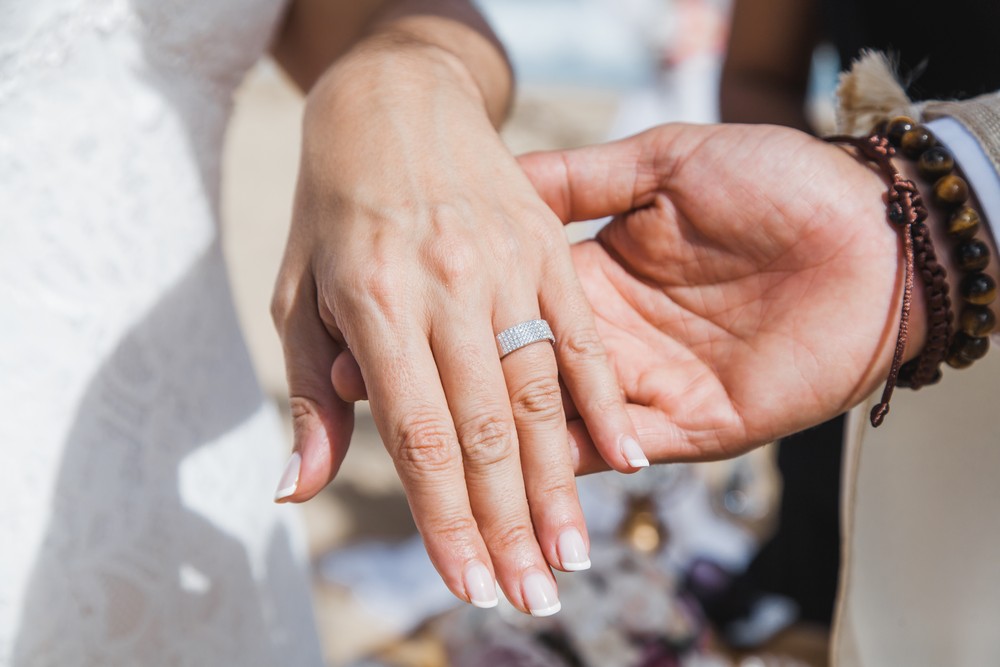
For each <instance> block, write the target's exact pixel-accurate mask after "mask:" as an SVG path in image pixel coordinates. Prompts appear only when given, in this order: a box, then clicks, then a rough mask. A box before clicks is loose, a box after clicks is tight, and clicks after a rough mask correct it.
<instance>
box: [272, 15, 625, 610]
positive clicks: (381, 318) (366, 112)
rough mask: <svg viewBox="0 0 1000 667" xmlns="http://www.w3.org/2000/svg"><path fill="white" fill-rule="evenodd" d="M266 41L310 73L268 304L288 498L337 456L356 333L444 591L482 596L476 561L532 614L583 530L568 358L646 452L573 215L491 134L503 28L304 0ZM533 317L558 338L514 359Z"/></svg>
mask: <svg viewBox="0 0 1000 667" xmlns="http://www.w3.org/2000/svg"><path fill="white" fill-rule="evenodd" d="M341 19H342V20H341ZM274 52H275V54H276V56H277V57H278V59H279V61H280V62H281V63H282V64H283V65H284V66H285V67H286V68H287V69H288V71H289V73H290V74H291V76H292V77H293V78H294V79H295V80H296V81H297V82H298V83H299V85H300V86H302V87H303V88H304V89H307V90H308V98H307V105H306V114H305V119H304V125H303V137H304V140H303V151H302V161H301V165H300V171H299V180H298V187H297V192H296V198H295V204H294V210H293V219H292V226H291V232H290V236H289V239H288V244H287V248H286V253H285V257H284V260H283V263H282V268H281V272H280V275H279V277H278V281H277V285H276V287H275V295H274V300H273V304H272V314H273V316H274V321H275V324H276V326H277V329H278V332H279V334H280V336H281V339H282V343H283V346H284V349H285V360H286V367H287V371H288V380H289V388H290V392H291V397H290V404H291V409H292V415H293V418H294V433H295V444H294V447H295V451H296V452H297V453H298V454H299V455H300V456H301V457H302V460H303V464H302V467H301V470H300V472H299V474H298V476H297V480H294V482H295V483H294V485H293V486H292V487H290V488H291V492H287V487H286V492H283V493H282V494H281V497H280V498H279V500H281V501H291V502H301V501H305V500H308V499H309V498H311V497H312V496H313V495H315V494H316V493H318V492H319V491H320V490H321V489H322V488H323V487H324V486H325V485H326V484H328V483H329V482H330V481H331V480H332V479H333V477H334V476H335V475H336V472H337V469H338V468H339V466H340V464H341V462H342V461H343V458H344V456H345V455H346V452H347V447H348V444H349V441H350V435H351V431H352V428H353V408H352V406H351V404H350V403H349V402H348V401H345V400H343V397H342V396H338V395H336V394H335V393H334V389H333V385H334V383H333V382H332V381H331V377H334V378H335V377H336V376H337V374H338V373H339V372H340V371H339V370H338V369H339V368H340V367H341V366H343V362H341V363H339V364H338V361H337V360H338V356H341V355H343V354H344V351H345V350H346V349H347V348H348V347H349V348H350V349H351V351H352V353H353V355H352V356H351V364H352V366H351V368H352V369H355V370H356V372H357V374H358V376H359V377H361V378H363V381H364V384H365V386H367V394H368V395H369V397H370V400H371V407H372V414H373V416H374V418H375V422H376V425H377V426H378V429H379V432H380V433H381V435H382V438H383V440H384V442H385V445H386V448H387V449H388V452H389V454H390V455H391V456H392V458H393V461H394V463H395V465H396V469H397V471H398V472H399V475H400V478H401V480H402V482H403V485H404V488H405V490H406V493H407V497H408V499H409V502H410V506H411V509H412V511H413V515H414V518H415V520H416V523H417V526H418V528H419V529H420V531H421V533H422V535H423V538H424V542H425V544H426V546H427V550H428V553H429V554H430V557H431V559H432V561H433V562H434V564H435V566H436V567H437V568H438V570H439V572H440V573H441V575H442V577H443V579H444V581H445V582H446V583H447V585H448V586H449V587H450V588H451V590H452V591H453V592H454V593H455V594H456V595H457V596H458V597H460V598H462V599H464V600H466V601H471V592H470V590H469V584H468V581H467V574H468V572H469V568H470V567H471V566H474V565H477V564H478V565H481V566H485V568H486V569H487V571H488V576H490V577H494V576H495V577H496V580H497V581H498V582H499V583H500V585H501V587H502V588H503V590H504V592H505V593H506V595H507V597H508V599H509V600H510V601H511V602H512V603H513V604H514V605H515V606H516V607H518V608H519V609H521V610H522V611H530V610H531V606H532V605H531V604H529V600H528V597H529V594H530V593H531V591H529V590H527V589H528V588H531V586H529V584H528V582H529V581H534V582H535V584H536V585H535V586H534V589H536V590H535V592H536V593H537V592H538V591H537V587H538V582H540V581H541V582H542V585H544V586H547V587H549V588H551V591H550V592H551V595H543V596H541V597H544V598H546V600H547V601H548V602H554V595H555V581H554V579H553V578H552V574H551V571H550V569H549V568H550V567H557V568H563V569H569V568H567V562H564V557H565V554H560V553H559V550H558V544H559V543H560V536H561V535H563V534H564V533H565V532H566V531H567V530H576V531H578V532H579V534H580V536H581V539H582V541H583V542H584V544H586V527H585V524H584V521H583V516H582V512H581V510H580V506H579V501H578V499H577V495H576V487H575V481H574V477H573V460H572V451H571V448H570V446H569V444H568V443H569V435H568V432H567V428H566V423H565V416H564V406H563V405H562V397H561V393H560V385H559V382H558V379H557V374H560V375H561V377H562V379H563V381H564V383H565V385H566V387H567V388H568V390H569V394H570V395H571V396H572V398H573V401H574V403H575V405H576V406H577V410H578V412H579V413H580V414H581V415H582V416H583V418H584V420H585V421H586V423H587V425H588V427H589V433H590V435H591V436H592V439H593V442H594V443H595V446H596V447H597V448H598V450H599V451H600V452H601V455H602V456H603V457H605V458H606V461H607V463H608V464H609V465H610V466H611V467H613V468H616V469H618V470H622V471H631V470H633V469H634V468H633V467H632V466H631V465H630V464H629V462H628V461H627V460H626V458H625V456H624V454H623V452H622V450H621V444H620V443H621V439H622V437H623V436H633V437H634V435H635V430H634V427H633V426H632V424H631V421H630V419H629V416H628V413H627V412H626V408H625V404H624V400H623V397H622V396H621V393H620V392H619V390H618V386H617V383H616V382H615V380H614V375H613V372H612V369H611V366H610V364H609V361H608V359H607V357H606V354H605V352H604V349H603V345H602V343H601V340H600V337H599V336H598V334H597V332H596V329H595V325H594V319H593V314H592V312H591V310H590V307H589V304H588V302H587V299H586V297H585V295H584V293H583V290H582V288H581V286H580V284H579V281H578V280H577V277H576V273H575V271H574V270H573V264H572V260H571V257H570V252H569V248H568V245H567V244H566V242H565V237H564V236H563V234H562V229H561V222H560V221H559V219H558V218H557V217H556V216H555V215H554V214H553V213H552V211H551V210H550V209H549V208H548V207H547V206H546V205H545V204H544V202H542V201H541V200H540V199H539V196H538V194H537V193H536V192H535V190H534V189H533V187H532V185H531V183H530V182H529V181H528V180H527V178H526V177H525V176H524V174H523V172H522V171H521V170H520V168H519V167H518V164H517V162H516V160H515V159H514V157H513V156H511V155H510V153H509V152H508V151H507V149H506V148H505V147H504V145H503V143H502V142H501V141H500V139H499V137H498V135H497V132H496V128H495V125H496V123H498V122H499V121H500V120H501V119H502V117H503V115H504V113H505V110H506V108H507V106H508V104H509V96H510V88H511V77H510V72H509V68H508V66H507V63H506V60H505V59H504V56H503V54H502V52H501V51H500V50H499V48H498V46H497V44H496V41H495V38H494V37H493V36H492V34H490V33H489V31H488V29H487V28H486V26H485V24H484V23H483V21H482V19H481V18H480V17H479V15H478V14H477V13H476V12H475V11H474V9H473V8H472V6H471V5H470V4H469V3H468V2H456V1H451V0H440V1H438V2H428V1H412V2H403V1H399V2H362V3H358V4H353V3H348V2H339V3H328V2H318V1H316V0H306V1H303V2H299V3H296V4H295V5H293V7H292V8H291V10H290V12H289V14H288V17H287V19H286V23H285V28H284V30H283V31H282V33H281V35H280V36H279V38H278V40H277V42H276V44H275V47H274ZM539 316H541V317H544V318H546V319H547V320H548V321H549V322H550V324H551V326H552V328H553V329H554V330H555V331H556V332H557V334H556V335H557V338H558V342H557V344H556V345H555V346H554V347H553V346H549V345H547V344H535V345H531V346H529V347H526V348H524V349H522V350H519V351H517V352H515V353H513V354H511V355H510V356H508V357H506V358H505V359H504V360H503V361H502V362H501V360H500V359H499V358H498V354H497V349H496V343H495V340H494V334H495V333H496V332H498V331H500V330H502V329H505V328H507V327H510V326H512V325H514V324H517V323H519V322H523V321H525V320H529V319H533V318H536V317H539ZM284 481H285V480H283V485H284ZM487 588H488V589H489V590H492V588H493V586H492V582H490V584H489V586H487ZM535 598H536V599H537V598H539V595H536V596H535ZM548 602H547V603H546V605H547V606H551V605H548ZM536 606H537V605H536ZM536 611H538V609H536Z"/></svg>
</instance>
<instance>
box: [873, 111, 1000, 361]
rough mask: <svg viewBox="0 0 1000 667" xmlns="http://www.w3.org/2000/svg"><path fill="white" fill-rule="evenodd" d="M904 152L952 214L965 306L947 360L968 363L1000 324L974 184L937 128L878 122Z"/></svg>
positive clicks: (905, 120)
mask: <svg viewBox="0 0 1000 667" xmlns="http://www.w3.org/2000/svg"><path fill="white" fill-rule="evenodd" d="M875 131H876V132H878V133H880V134H884V136H886V137H887V138H888V140H889V142H890V143H891V144H892V145H893V146H894V147H896V148H897V149H898V150H899V152H900V153H902V154H903V155H905V156H906V157H908V158H910V159H912V160H915V161H916V165H917V171H918V173H919V174H920V177H921V178H923V179H924V180H926V181H927V182H928V183H930V184H931V187H932V197H931V200H932V201H933V202H934V204H935V205H936V206H937V207H939V208H940V209H941V210H942V211H943V212H944V213H945V214H946V215H947V223H946V225H947V226H946V232H947V235H948V237H949V238H950V239H952V240H953V241H954V242H955V246H954V259H955V266H956V267H957V268H958V269H959V270H960V271H962V272H964V275H963V276H962V279H961V281H960V282H959V293H960V294H961V295H962V301H963V307H962V310H961V312H960V313H959V316H958V331H957V333H955V335H954V336H953V337H952V339H951V341H950V343H949V346H948V354H947V356H946V357H945V362H946V363H947V364H948V365H949V366H951V367H952V368H967V367H968V366H970V365H972V363H973V362H974V361H976V360H977V359H981V358H982V357H983V356H984V355H985V354H986V353H987V352H988V351H989V347H990V339H989V335H990V333H992V332H993V330H994V329H995V328H996V324H997V322H996V315H995V314H994V313H993V310H992V309H991V308H990V307H989V306H990V304H992V303H993V302H994V301H995V300H996V297H997V285H996V282H995V281H994V280H993V278H991V277H990V276H989V275H987V274H986V273H984V270H985V269H986V267H987V266H989V263H990V251H989V247H988V246H987V245H986V244H985V243H983V242H982V241H980V240H978V239H976V238H975V237H976V233H977V232H978V231H979V229H980V227H981V219H980V216H979V213H977V212H976V210H975V209H974V208H972V207H971V206H970V205H969V203H968V200H969V196H970V192H969V185H968V183H966V181H965V179H963V178H962V177H961V176H959V175H958V174H957V173H955V159H954V157H952V155H951V153H949V152H948V150H947V149H946V148H945V147H944V146H941V145H940V144H938V142H937V139H935V137H934V135H933V133H932V132H931V131H930V130H928V129H927V128H926V127H924V126H923V125H920V124H918V123H916V122H915V121H914V120H913V119H911V118H906V117H902V116H901V117H899V118H894V119H893V120H891V121H889V122H888V123H886V124H882V125H880V126H877V127H876V130H875Z"/></svg>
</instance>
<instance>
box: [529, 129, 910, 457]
mask: <svg viewBox="0 0 1000 667" xmlns="http://www.w3.org/2000/svg"><path fill="white" fill-rule="evenodd" d="M521 164H522V167H524V168H525V170H526V171H527V173H528V175H529V177H530V178H531V179H532V181H533V182H534V184H535V186H536V188H537V189H538V190H539V192H540V193H541V195H542V197H543V198H544V199H545V200H546V201H547V202H548V203H549V205H550V206H551V207H552V208H553V209H554V210H555V211H556V213H557V214H558V215H560V216H561V217H562V218H563V219H564V220H565V221H567V222H569V221H573V220H585V219H590V218H595V217H599V216H603V215H615V216H616V217H615V218H614V219H613V220H612V222H611V223H610V224H609V225H608V226H606V227H605V228H604V229H603V230H602V231H601V233H600V234H599V236H598V240H597V241H589V242H586V243H582V244H578V245H577V246H576V247H575V248H574V249H573V259H574V262H575V266H576V269H577V273H578V275H579V278H580V280H581V282H582V283H583V286H584V290H585V292H586V294H587V296H588V298H589V300H590V302H591V305H592V306H593V308H594V310H595V313H596V315H597V321H598V329H599V332H600V334H601V336H602V338H603V340H604V343H605V345H606V347H607V349H608V352H609V354H610V356H611V358H612V360H613V365H614V367H615V370H616V371H617V374H618V378H619V382H620V384H621V386H622V389H623V391H624V393H625V396H626V398H627V400H628V402H629V403H630V404H631V409H632V411H633V415H632V416H633V420H634V421H635V423H636V425H637V426H638V427H639V429H640V436H641V438H642V442H643V446H644V448H645V450H646V451H647V453H650V454H652V457H651V458H655V459H657V460H661V461H666V460H698V459H712V458H720V457H727V456H732V455H735V454H738V453H741V452H743V451H746V450H747V449H749V448H751V447H753V446H756V445H758V444H761V443H764V442H767V441H769V440H772V439H774V438H776V437H780V436H782V435H786V434H788V433H791V432H794V431H796V430H799V429H801V428H804V427H807V426H810V425H813V424H816V423H819V422H821V421H823V420H825V419H828V418H830V417H832V416H834V415H836V414H838V413H840V412H842V411H844V410H845V409H847V408H849V407H851V406H852V405H854V404H855V403H857V402H859V401H861V400H862V399H863V398H864V397H865V396H867V395H868V394H869V393H870V392H871V391H872V390H873V389H874V388H875V387H876V386H877V385H878V384H879V383H880V381H881V380H882V379H883V378H884V376H885V372H886V370H887V369H888V366H889V363H890V360H891V357H892V348H893V344H894V342H895V335H896V323H897V321H898V305H897V304H898V302H899V299H900V291H901V281H899V280H898V279H897V277H896V276H897V273H898V266H899V264H898V262H899V250H898V241H897V239H896V235H895V233H894V232H893V231H892V230H891V229H890V228H889V226H888V225H887V224H886V223H885V217H884V216H885V213H884V210H885V209H884V205H883V203H882V202H883V200H882V193H883V192H884V186H883V185H882V183H881V181H880V180H879V178H878V176H876V175H875V174H873V173H872V172H871V171H869V170H868V169H867V168H865V167H863V166H862V165H860V164H859V163H858V162H856V161H855V160H854V159H853V158H852V157H851V156H849V155H848V154H847V153H845V152H844V151H842V150H841V149H839V148H836V147H833V146H830V145H828V144H825V143H823V142H821V141H818V140H816V139H814V138H812V137H809V136H808V135H805V134H802V133H799V132H795V131H792V130H787V129H784V128H777V127H768V126H737V125H728V126H725V125H724V126H676V125H674V126H669V125H668V126H662V127H659V128H655V129H653V130H650V131H648V132H646V133H644V134H641V135H638V136H636V137H632V138H630V139H627V140H625V141H622V142H617V143H615V144H609V145H605V146H598V147H591V148H585V149H579V150H574V151H566V152H559V153H540V154H533V155H528V156H524V157H523V158H522V162H521ZM921 319H922V318H921V317H920V315H919V314H917V313H915V314H914V321H916V322H919V321H921ZM556 335H558V332H557V333H556ZM918 337H919V334H918ZM911 346H912V347H913V348H915V349H919V341H918V340H913V341H912V342H911ZM582 434H583V431H582V429H580V428H578V429H577V431H576V435H577V436H578V440H579V438H580V437H581V436H582ZM584 439H585V438H584ZM581 458H582V460H581V464H580V466H579V467H580V468H582V469H584V470H586V469H587V468H588V467H590V466H598V467H599V462H598V460H597V459H596V458H595V457H594V456H593V455H588V452H587V451H584V452H583V455H582V457H581Z"/></svg>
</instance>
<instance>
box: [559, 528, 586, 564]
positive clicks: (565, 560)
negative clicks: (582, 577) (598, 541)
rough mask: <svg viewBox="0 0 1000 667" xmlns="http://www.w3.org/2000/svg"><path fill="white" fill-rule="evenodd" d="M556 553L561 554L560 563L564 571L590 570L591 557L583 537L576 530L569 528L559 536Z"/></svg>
mask: <svg viewBox="0 0 1000 667" xmlns="http://www.w3.org/2000/svg"><path fill="white" fill-rule="evenodd" d="M556 551H558V552H559V562H560V563H562V567H563V569H564V570H566V571H568V572H579V571H580V570H589V569H590V557H589V556H588V555H587V547H586V546H585V545H584V543H583V535H581V534H580V531H579V530H577V529H576V528H568V529H566V530H564V531H563V532H562V533H561V534H560V535H559V540H558V541H557V542H556Z"/></svg>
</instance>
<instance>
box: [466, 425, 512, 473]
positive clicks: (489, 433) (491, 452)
mask: <svg viewBox="0 0 1000 667" xmlns="http://www.w3.org/2000/svg"><path fill="white" fill-rule="evenodd" d="M459 439H460V441H461V443H462V452H463V454H464V455H465V458H466V460H467V461H468V462H469V463H470V464H473V465H477V466H483V467H486V466H491V465H493V464H495V463H499V462H501V461H505V460H508V459H510V458H511V457H512V456H513V455H514V452H515V451H516V448H515V445H514V428H513V425H512V424H510V423H509V422H508V421H507V420H505V419H503V418H499V417H496V416H494V415H482V416H479V417H476V418H474V419H472V420H470V421H469V422H468V423H466V424H463V426H462V428H461V429H460V430H459Z"/></svg>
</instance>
